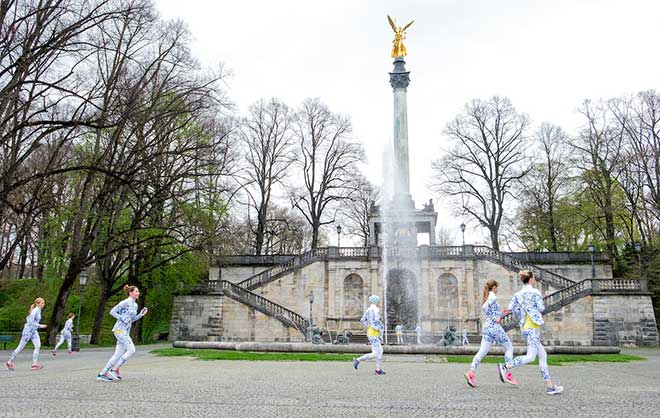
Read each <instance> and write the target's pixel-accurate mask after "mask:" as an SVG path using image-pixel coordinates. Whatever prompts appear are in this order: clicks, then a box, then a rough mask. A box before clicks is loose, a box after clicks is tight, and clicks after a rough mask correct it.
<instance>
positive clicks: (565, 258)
mask: <svg viewBox="0 0 660 418" xmlns="http://www.w3.org/2000/svg"><path fill="white" fill-rule="evenodd" d="M505 254H507V255H510V256H511V257H514V258H516V259H518V260H520V261H524V262H527V263H530V264H590V263H591V257H592V256H593V259H594V262H595V263H598V264H602V263H609V262H610V258H609V257H608V256H607V254H606V253H594V254H593V255H592V254H591V253H588V252H575V253H571V252H541V251H528V252H515V253H508V252H507V253H505Z"/></svg>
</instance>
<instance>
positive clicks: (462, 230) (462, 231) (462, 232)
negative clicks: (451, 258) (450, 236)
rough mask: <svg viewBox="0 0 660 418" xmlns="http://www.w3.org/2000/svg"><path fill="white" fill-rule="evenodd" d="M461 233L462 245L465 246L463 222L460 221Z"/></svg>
mask: <svg viewBox="0 0 660 418" xmlns="http://www.w3.org/2000/svg"><path fill="white" fill-rule="evenodd" d="M461 234H463V246H464V247H465V224H464V223H461Z"/></svg>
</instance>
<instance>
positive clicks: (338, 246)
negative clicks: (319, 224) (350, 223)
mask: <svg viewBox="0 0 660 418" xmlns="http://www.w3.org/2000/svg"><path fill="white" fill-rule="evenodd" d="M340 247H341V225H337V248H340Z"/></svg>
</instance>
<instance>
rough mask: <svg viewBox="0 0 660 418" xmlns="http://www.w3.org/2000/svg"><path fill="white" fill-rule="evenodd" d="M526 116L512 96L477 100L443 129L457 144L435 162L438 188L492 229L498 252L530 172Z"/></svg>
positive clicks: (463, 210) (491, 238) (491, 233)
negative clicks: (517, 186)
mask: <svg viewBox="0 0 660 418" xmlns="http://www.w3.org/2000/svg"><path fill="white" fill-rule="evenodd" d="M528 125H529V121H528V118H527V116H526V115H524V114H520V113H518V112H517V111H516V109H515V108H514V107H513V105H512V104H511V102H510V101H509V99H507V98H500V97H493V98H492V99H490V100H488V101H483V100H479V99H475V100H473V101H472V102H470V103H468V104H466V105H465V109H464V111H463V113H461V114H459V115H458V116H456V118H455V119H454V120H453V121H451V122H449V124H448V125H447V127H446V129H445V131H444V133H445V135H446V136H448V137H449V139H450V140H451V141H452V144H453V148H451V149H450V150H449V151H448V152H447V154H446V155H445V156H444V157H443V158H441V159H440V160H436V161H434V162H433V170H434V171H435V179H434V180H433V187H434V189H435V190H437V191H438V192H440V193H441V194H442V195H444V196H449V197H451V198H454V199H455V200H456V201H458V203H459V204H460V210H459V213H468V214H470V215H471V216H472V217H473V218H474V219H476V220H477V221H478V222H479V224H480V225H481V226H483V227H484V228H487V229H488V232H489V233H490V240H491V245H492V247H493V248H494V249H495V250H499V247H500V245H499V231H500V226H501V223H502V217H503V215H504V211H505V209H506V206H505V204H506V199H507V197H508V196H512V191H513V187H514V183H515V182H516V181H518V180H520V179H521V178H522V177H524V176H525V175H526V174H527V173H528V172H529V170H530V168H529V163H528V161H527V157H526V155H525V150H526V146H527V138H526V133H527V127H528Z"/></svg>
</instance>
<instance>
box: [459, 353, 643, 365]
mask: <svg viewBox="0 0 660 418" xmlns="http://www.w3.org/2000/svg"><path fill="white" fill-rule="evenodd" d="M641 360H646V358H644V357H640V356H633V355H631V354H548V365H549V366H561V365H562V364H564V363H586V362H597V363H602V362H604V363H628V362H630V361H641ZM471 361H472V356H447V362H448V363H470V362H471ZM481 362H482V363H501V362H502V356H497V357H495V356H486V357H485V358H484V359H483V360H481ZM533 364H538V360H536V361H534V363H533Z"/></svg>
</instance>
